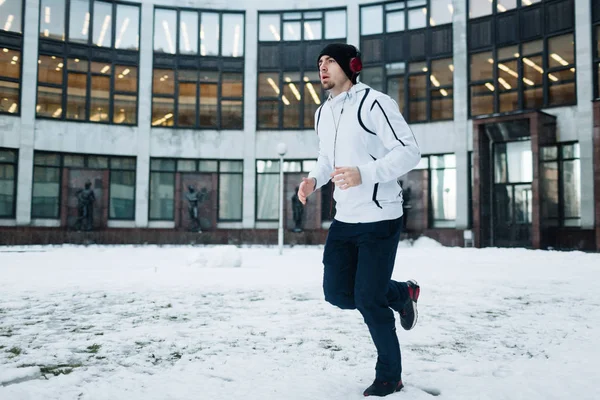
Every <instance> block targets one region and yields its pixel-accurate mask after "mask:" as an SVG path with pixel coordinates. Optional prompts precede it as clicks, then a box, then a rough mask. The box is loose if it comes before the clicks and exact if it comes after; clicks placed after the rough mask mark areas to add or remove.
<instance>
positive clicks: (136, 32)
mask: <svg viewBox="0 0 600 400" xmlns="http://www.w3.org/2000/svg"><path fill="white" fill-rule="evenodd" d="M115 35H116V36H117V38H116V40H115V48H116V49H125V50H138V49H139V43H140V8H139V7H138V6H129V5H124V4H117V26H116V28H115Z"/></svg>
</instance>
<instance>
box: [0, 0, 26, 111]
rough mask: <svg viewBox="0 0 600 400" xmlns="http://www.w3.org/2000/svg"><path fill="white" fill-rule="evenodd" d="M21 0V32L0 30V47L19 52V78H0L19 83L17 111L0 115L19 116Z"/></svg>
mask: <svg viewBox="0 0 600 400" xmlns="http://www.w3.org/2000/svg"><path fill="white" fill-rule="evenodd" d="M20 1H21V33H17V32H12V31H5V30H4V29H2V30H0V48H2V49H4V48H6V49H9V50H14V51H18V52H19V53H20V57H21V62H20V63H19V79H18V80H17V79H15V78H0V80H2V81H5V82H12V83H17V84H18V85H19V92H18V93H19V102H18V103H17V106H18V107H17V112H15V113H9V112H6V111H0V115H12V116H16V117H20V116H21V99H22V97H23V31H24V30H25V29H24V28H25V3H26V0H20Z"/></svg>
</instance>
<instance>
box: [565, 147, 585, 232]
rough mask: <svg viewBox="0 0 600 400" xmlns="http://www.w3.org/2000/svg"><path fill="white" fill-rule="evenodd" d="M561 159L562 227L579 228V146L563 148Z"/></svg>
mask: <svg viewBox="0 0 600 400" xmlns="http://www.w3.org/2000/svg"><path fill="white" fill-rule="evenodd" d="M565 150H566V151H565ZM565 153H566V154H565ZM562 158H563V161H562V165H561V167H562V204H563V207H564V210H563V217H564V225H565V226H579V225H580V223H581V220H580V218H581V165H580V160H579V144H578V143H577V144H575V145H567V146H564V147H563V154H562ZM565 158H571V159H565Z"/></svg>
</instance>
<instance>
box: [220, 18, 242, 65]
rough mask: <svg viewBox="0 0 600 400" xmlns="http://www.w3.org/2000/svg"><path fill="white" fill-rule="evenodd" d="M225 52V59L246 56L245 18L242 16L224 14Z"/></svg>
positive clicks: (223, 53)
mask: <svg viewBox="0 0 600 400" xmlns="http://www.w3.org/2000/svg"><path fill="white" fill-rule="evenodd" d="M223 26H227V27H228V28H227V29H223V50H222V55H223V56H225V57H243V56H244V16H243V15H242V14H223Z"/></svg>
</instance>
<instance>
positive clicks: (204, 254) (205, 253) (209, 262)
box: [189, 246, 242, 268]
mask: <svg viewBox="0 0 600 400" xmlns="http://www.w3.org/2000/svg"><path fill="white" fill-rule="evenodd" d="M189 265H190V266H191V267H198V268H239V267H241V266H242V253H241V252H240V249H238V248H237V247H236V246H217V247H206V248H202V249H200V250H199V252H198V253H197V254H193V255H192V256H191V257H190V261H189Z"/></svg>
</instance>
